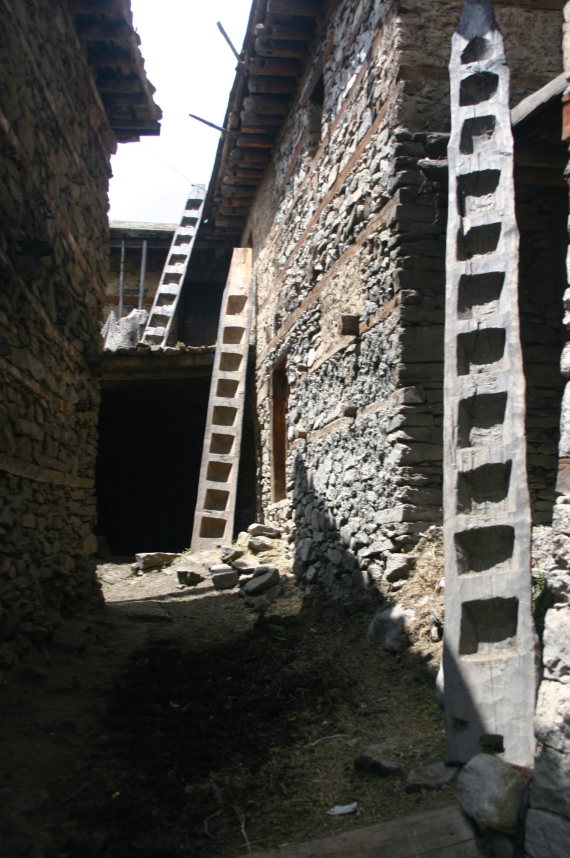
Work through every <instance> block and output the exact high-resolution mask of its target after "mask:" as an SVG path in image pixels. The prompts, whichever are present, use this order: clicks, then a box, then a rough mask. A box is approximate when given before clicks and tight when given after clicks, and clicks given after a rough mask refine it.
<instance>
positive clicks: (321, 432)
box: [204, 0, 570, 858]
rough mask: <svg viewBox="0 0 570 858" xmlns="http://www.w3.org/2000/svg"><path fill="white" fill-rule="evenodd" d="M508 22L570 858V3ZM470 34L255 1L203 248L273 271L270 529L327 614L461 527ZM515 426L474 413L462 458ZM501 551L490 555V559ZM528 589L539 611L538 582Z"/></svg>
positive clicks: (542, 725)
mask: <svg viewBox="0 0 570 858" xmlns="http://www.w3.org/2000/svg"><path fill="white" fill-rule="evenodd" d="M477 2H479V0H475V2H474V3H473V6H475V5H477ZM479 5H480V7H489V5H490V4H489V2H488V0H480V3H479ZM493 6H494V10H495V14H496V17H497V20H498V23H499V26H500V29H501V31H502V34H503V36H504V42H505V50H506V56H507V62H508V65H509V67H510V77H511V90H510V92H511V104H510V106H511V108H512V113H511V121H512V125H513V134H514V180H515V182H514V188H515V191H514V194H515V199H514V204H515V215H516V220H517V223H518V227H519V231H520V251H519V257H518V260H515V262H517V261H518V263H519V268H520V278H519V298H518V303H519V314H520V328H521V345H522V365H523V374H524V379H520V382H521V385H522V388H524V387H525V386H526V399H525V408H524V415H523V418H524V420H523V422H524V426H521V427H520V430H519V431H522V432H524V434H525V435H526V470H527V473H528V479H527V480H525V483H526V482H528V490H529V493H530V511H531V516H532V524H533V525H535V526H536V525H547V526H551V525H553V524H554V527H555V529H556V530H558V531H560V533H561V535H560V537H559V539H560V542H559V543H558V548H557V551H556V556H555V558H554V560H553V564H552V569H550V570H549V573H548V586H549V587H551V588H552V591H553V592H554V593H555V597H554V598H555V602H554V605H553V607H552V608H551V610H549V611H548V613H547V616H546V621H545V632H544V646H545V656H544V666H543V671H544V677H543V681H542V683H541V685H540V690H539V697H538V709H537V713H536V721H535V734H536V737H537V739H538V742H539V744H538V748H539V757H538V758H537V767H536V773H535V776H534V778H533V780H532V782H531V789H530V807H531V810H530V812H529V815H528V824H527V829H526V835H527V841H528V843H527V852H528V854H529V855H532V856H533V858H542V856H544V858H546V856H556V858H559V856H560V858H562V856H563V855H565V850H566V849H567V843H568V842H570V824H569V822H568V816H569V815H570V814H569V808H568V804H567V801H566V799H565V798H564V799H563V798H561V796H566V795H567V794H568V776H567V771H568V762H567V761H568V757H567V754H568V752H569V750H570V746H569V745H568V738H567V737H568V723H569V712H570V706H569V705H568V695H567V688H568V685H567V681H568V671H569V669H570V668H569V666H568V658H567V655H564V653H567V651H568V634H567V631H566V632H565V631H564V628H566V629H567V628H568V625H567V619H566V614H567V611H568V577H567V572H566V571H565V570H566V569H567V567H568V565H569V563H568V557H569V556H570V551H569V546H568V544H567V539H568V534H569V533H570V525H569V524H568V522H567V521H566V519H567V516H566V515H565V509H567V507H566V505H565V503H564V500H565V493H566V492H567V490H568V489H567V461H566V459H567V457H568V455H569V454H568V449H567V448H568V444H567V427H566V421H564V422H563V424H562V443H561V444H560V418H561V408H562V395H563V387H564V384H563V378H562V377H561V373H560V359H561V355H562V348H563V344H564V340H565V334H564V329H563V326H562V324H561V319H562V313H563V307H562V301H563V295H564V292H565V289H566V285H567V274H566V252H567V245H568V236H567V218H568V187H567V183H566V180H565V176H564V171H565V168H566V164H567V161H568V153H567V146H566V145H565V144H564V142H563V140H567V139H568V136H569V135H568V132H567V119H566V118H565V122H564V125H565V127H566V131H565V132H564V137H563V127H562V126H563V122H562V118H563V117H562V111H561V106H562V93H563V91H564V89H565V86H566V76H565V75H564V73H563V58H562V27H563V6H564V4H563V2H561V0H544V2H536V1H535V0H496V2H494V4H493ZM460 13H461V4H460V3H458V2H447V0H441V2H434V0H420V2H418V3H414V4H413V6H411V5H408V4H406V3H403V2H395V1H394V0H360V2H356V0H337V2H329V3H321V2H317V0H305V2H300V0H299V2H297V0H267V2H265V0H260V2H257V3H255V4H254V5H253V9H252V14H251V20H250V27H249V30H248V36H247V37H246V43H245V46H244V53H243V56H244V57H245V59H244V62H243V65H242V66H241V67H240V68H239V69H238V73H237V77H236V82H235V85H234V88H233V91H232V94H231V97H230V103H229V107H228V113H227V115H226V121H225V126H226V128H227V129H228V133H227V134H226V135H225V136H224V139H223V141H222V142H221V144H220V148H219V151H218V160H217V164H216V169H215V172H214V177H213V180H212V183H211V185H210V189H209V192H208V196H207V200H206V218H207V226H206V228H205V230H204V233H205V234H208V235H209V236H210V238H212V236H217V238H218V240H219V241H223V240H224V236H225V240H226V241H227V242H228V243H232V244H233V245H234V246H242V247H251V248H252V251H253V285H254V290H255V300H256V320H255V336H254V341H255V358H254V359H255V386H256V402H257V417H258V427H259V443H258V509H259V510H260V512H261V514H262V515H263V516H264V517H265V519H266V520H269V521H271V522H273V523H276V524H278V525H280V526H281V527H282V528H284V529H285V530H286V531H288V532H289V533H290V534H291V538H292V542H293V545H294V556H295V571H296V574H297V577H298V578H299V580H300V581H301V582H302V583H303V584H304V585H305V586H306V587H309V588H323V589H324V590H326V591H327V592H328V593H333V594H340V593H343V594H345V595H346V594H347V593H349V592H350V590H351V589H352V588H354V587H359V586H362V585H368V584H375V585H379V586H380V587H381V588H384V589H389V587H390V582H389V580H387V574H388V570H389V569H391V568H392V562H393V559H394V555H396V557H397V556H398V555H402V554H404V555H405V553H406V552H407V551H408V550H409V548H410V547H411V546H413V544H414V542H415V541H416V540H417V538H418V535H419V534H421V533H422V532H425V530H426V529H427V528H428V527H430V526H431V525H433V524H440V523H441V521H442V513H441V504H442V460H443V439H442V417H443V395H444V394H443V358H444V329H443V321H444V308H445V255H446V220H447V207H448V164H447V159H446V152H447V145H448V139H449V130H450V101H449V75H448V68H447V64H448V61H449V52H450V39H451V35H452V33H453V31H454V30H455V28H456V27H457V25H458V22H459V17H460ZM465 62H468V60H467V59H466V60H465ZM484 77H485V76H484V75H483V76H482V78H481V80H482V81H483V78H484ZM481 85H482V86H484V83H481ZM477 86H479V82H478V83H477ZM472 96H473V98H474V95H473V94H472V93H471V94H470V93H469V92H466V93H465V99H466V101H465V104H470V103H471V104H474V103H475V100H473V101H469V98H471V97H472ZM565 109H566V110H567V108H565ZM487 118H488V117H487ZM490 134H492V128H491V127H490V126H489V125H486V124H485V117H483V118H482V119H479V118H474V119H473V121H472V123H471V125H469V126H468V127H467V128H466V130H465V134H464V137H463V138H462V140H461V147H462V151H463V152H465V153H467V152H469V151H474V147H476V146H477V141H478V140H480V139H482V138H483V139H484V138H485V137H486V136H489V135H490ZM470 147H471V149H470ZM463 191H465V194H466V195H469V194H473V193H474V192H473V191H472V190H470V189H468V188H467V189H465V188H464V189H463ZM492 192H493V189H492V188H489V189H488V193H489V194H491V193H492ZM477 193H479V191H477ZM481 193H483V192H482V191H481ZM483 202H484V200H483ZM467 238H468V236H466V241H465V243H464V245H463V247H462V249H460V251H461V253H463V254H464V255H463V256H462V257H461V258H462V259H467V258H469V254H470V253H472V252H477V253H481V252H487V250H489V251H490V250H491V249H492V247H491V244H492V242H493V241H494V238H493V236H492V234H491V233H489V235H488V236H486V239H485V240H487V239H488V240H489V242H490V244H489V247H488V248H487V249H485V248H482V249H481V248H477V249H476V251H474V249H473V248H471V247H470V246H469V244H468V240H467ZM500 290H501V285H500V283H497V282H494V281H493V280H492V278H491V280H489V281H487V280H486V281H485V284H484V288H483V289H482V290H479V289H475V290H474V291H473V292H472V293H470V292H469V289H466V290H465V291H464V293H463V295H462V302H461V306H458V307H457V308H456V309H457V312H458V315H459V316H460V317H461V318H462V319H463V320H467V319H470V318H472V317H473V316H474V315H475V314H476V313H477V312H479V307H480V305H482V304H483V303H485V304H486V305H487V304H488V305H489V307H490V308H491V310H490V311H489V312H494V311H493V310H492V307H493V305H494V306H495V311H496V309H497V308H498V302H499V298H500ZM511 312H513V313H514V312H516V307H511ZM493 337H494V335H493V334H492V333H491V334H489V335H484V336H482V337H481V336H479V334H478V333H477V334H476V335H473V336H471V338H469V337H465V339H464V340H463V341H462V348H463V351H462V352H461V353H459V354H458V366H457V373H458V374H459V375H465V374H467V373H468V372H469V371H470V369H469V368H470V367H472V366H481V367H484V366H485V365H486V364H487V363H490V362H492V361H494V360H496V359H499V358H500V354H499V353H500V350H501V342H500V341H499V340H500V337H496V338H495V339H494V338H493ZM565 354H566V353H565V352H564V355H565ZM566 363H567V362H566V360H564V362H563V369H564V371H565V372H566ZM566 396H567V395H566ZM565 399H566V397H565ZM565 410H567V408H566V406H565ZM499 422H500V418H499V416H498V415H497V414H494V413H487V412H486V411H485V413H483V412H481V414H477V413H471V412H470V413H469V414H468V415H465V419H464V420H463V422H461V420H460V424H459V428H458V433H459V434H458V436H457V439H456V443H457V445H458V446H459V447H469V446H470V445H471V444H472V432H475V433H477V432H480V433H481V434H482V435H485V434H487V433H491V434H492V432H493V426H494V425H495V424H498V423H499ZM461 432H463V435H461ZM487 488H488V487H487V486H485V487H484V490H485V491H486V490H487ZM481 489H483V487H481ZM524 490H525V492H526V486H525V487H524ZM469 491H470V492H471V495H473V493H475V495H476V494H477V492H478V491H479V488H478V485H475V484H473V485H470V487H469ZM560 493H562V495H561V494H560ZM471 495H470V496H471ZM475 495H473V496H475ZM561 501H562V502H561ZM551 535H552V532H551ZM486 549H487V546H486V545H485V544H482V545H481V546H478V547H477V551H478V552H481V558H482V557H483V554H484V553H485V551H486ZM491 550H492V546H491ZM389 558H392V560H391V561H390V563H388V559H389ZM402 560H404V558H402ZM481 568H484V567H481ZM521 575H522V577H523V578H524V570H521ZM523 586H524V587H525V588H526V590H527V591H528V592H527V593H526V596H525V598H526V600H527V603H528V601H529V598H530V578H529V576H527V580H526V583H525V584H524V585H523ZM396 598H397V597H396ZM495 634H496V632H495V631H494V630H492V631H491V632H490V635H491V637H490V638H489V640H494V639H495V638H494V637H493V636H494V635H495ZM531 692H532V689H531ZM482 693H484V692H482ZM475 702H476V701H475ZM531 708H532V707H531ZM530 717H531V716H530V715H529V714H528V712H527V716H526V722H527V723H526V732H527V735H528V733H529V728H530V726H531V725H530V724H529V723H528V722H529V719H530ZM492 738H495V739H497V740H498V741H501V740H502V736H496V737H492ZM530 738H531V741H530V745H531V746H532V744H533V742H532V736H531V737H530ZM495 750H499V751H500V750H501V749H500V747H499V746H497V748H496V749H495ZM528 750H529V747H528V743H527V751H526V752H525V757H524V759H525V760H526V761H527V763H528V761H529V757H528ZM471 753H472V752H471ZM530 754H531V757H532V747H531V750H530ZM531 757H530V759H531ZM505 848H506V847H505ZM505 854H506V853H505Z"/></svg>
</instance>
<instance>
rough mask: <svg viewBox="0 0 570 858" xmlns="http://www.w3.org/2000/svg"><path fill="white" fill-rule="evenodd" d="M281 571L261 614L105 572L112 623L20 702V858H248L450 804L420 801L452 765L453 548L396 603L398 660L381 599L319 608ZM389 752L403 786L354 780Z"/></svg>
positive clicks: (5, 746) (7, 721)
mask: <svg viewBox="0 0 570 858" xmlns="http://www.w3.org/2000/svg"><path fill="white" fill-rule="evenodd" d="M264 559H265V558H264ZM273 559H276V558H273ZM277 559H279V561H280V569H281V571H282V573H283V575H284V589H283V592H282V594H281V596H280V597H279V598H278V599H277V600H276V601H275V602H274V603H273V605H272V606H271V607H270V608H269V609H267V610H266V611H265V612H264V613H262V614H256V613H254V612H252V611H251V610H249V609H248V608H247V607H246V606H245V605H244V602H243V600H242V599H240V598H239V596H238V594H237V591H235V590H232V591H220V592H218V591H215V590H214V589H213V587H212V585H211V580H210V579H206V580H205V581H204V582H202V583H201V584H199V585H198V586H196V587H183V586H181V585H180V584H179V582H178V578H177V574H176V569H175V568H172V567H171V568H165V569H163V571H155V572H149V573H145V574H144V575H142V576H140V577H137V576H135V575H134V574H133V573H132V571H131V568H130V566H129V565H128V564H126V563H120V562H119V563H117V562H107V563H102V564H101V565H100V566H99V569H98V575H99V578H100V581H101V583H102V587H103V591H104V594H105V602H106V604H105V607H104V609H101V610H93V611H91V612H89V613H85V614H83V615H82V616H80V617H76V618H74V619H71V620H68V621H67V622H66V623H65V624H64V626H63V627H62V628H61V629H60V631H59V632H58V633H57V635H56V637H55V640H54V641H53V644H52V646H51V647H50V650H49V651H48V652H47V653H46V654H45V655H44V656H43V657H42V658H37V659H36V660H35V661H34V662H32V663H30V664H28V665H27V666H25V667H24V668H23V669H22V670H20V672H19V673H18V675H17V676H15V677H13V680H12V682H11V684H10V685H9V686H8V687H6V688H4V689H3V690H2V698H3V703H2V710H3V711H2V721H3V729H2V735H1V736H0V754H1V759H2V769H1V773H0V803H1V807H2V810H1V811H0V821H1V823H2V829H3V832H2V833H3V837H2V842H3V847H2V850H1V854H2V858H125V856H127V855H128V856H131V858H151V857H152V858H187V856H188V858H189V856H192V858H214V856H215V858H233V857H234V856H236V855H240V854H245V853H247V852H248V851H249V850H250V849H254V850H262V849H265V848H267V849H269V848H274V847H277V846H281V845H283V844H285V843H292V842H299V841H303V840H307V839H311V838H314V837H319V836H325V835H328V834H331V833H335V832H341V831H344V830H347V829H350V828H355V827H359V826H364V825H368V824H371V823H374V822H380V821H383V820H389V819H393V818H396V817H399V816H403V815H405V814H408V813H413V812H417V811H420V810H427V809H429V808H431V807H436V806H440V805H444V804H449V803H451V802H452V800H453V787H452V786H448V787H445V788H443V789H440V790H438V791H422V792H417V793H409V792H406V789H405V786H406V773H407V772H408V771H409V770H410V769H413V768H416V767H418V766H419V765H423V764H427V763H431V762H435V761H438V760H441V759H442V756H443V738H444V737H443V724H442V714H441V710H440V708H439V706H438V705H437V703H436V701H435V694H434V673H435V668H436V667H437V662H438V660H439V658H440V649H441V643H438V642H436V641H435V640H433V638H434V632H433V625H434V616H437V618H440V617H439V615H440V614H441V612H442V596H441V593H440V592H439V591H438V586H437V584H438V581H439V579H440V577H441V574H442V572H441V569H442V561H441V544H440V541H439V537H438V536H434V537H433V538H432V539H431V540H430V539H429V538H428V539H427V540H425V541H424V543H423V544H422V546H421V551H420V553H419V561H418V568H417V571H416V572H415V573H414V574H413V575H412V577H411V578H410V579H409V580H408V581H407V582H406V583H405V584H404V585H403V586H402V587H401V589H400V592H399V594H398V599H399V601H403V602H404V604H405V605H406V606H408V607H411V608H412V609H413V610H414V611H415V614H416V620H415V621H414V623H412V626H411V629H410V636H411V646H410V647H409V648H407V649H406V651H405V652H403V653H401V654H399V655H390V654H388V653H386V652H384V651H382V650H380V649H379V648H378V647H376V646H373V645H371V644H369V643H368V642H367V640H366V631H367V627H368V624H369V622H370V620H371V618H372V616H373V615H374V614H375V613H376V611H378V610H379V609H380V608H381V607H382V602H381V601H378V602H376V603H375V602H374V601H372V600H370V599H362V600H360V601H358V600H357V601H356V602H350V603H349V602H346V603H343V601H342V600H339V601H336V602H333V603H330V602H327V601H326V600H324V599H323V598H322V597H319V596H317V595H315V594H312V595H311V596H310V597H307V598H305V599H303V598H302V593H301V592H300V591H299V589H298V588H297V586H296V584H295V583H294V580H293V578H292V576H290V575H289V574H288V569H287V563H286V561H285V560H284V559H283V556H280V557H279V558H277ZM388 598H390V596H388ZM378 743H387V748H388V753H389V755H390V756H391V757H392V758H393V759H394V760H395V761H396V762H399V763H401V769H402V772H401V773H400V774H391V775H388V776H379V775H377V774H370V773H367V772H362V771H359V770H358V769H356V768H355V765H354V762H355V759H356V758H357V756H358V755H359V753H360V752H361V751H362V750H363V749H364V748H365V747H366V746H368V745H370V744H378ZM353 802H357V804H358V812H357V814H351V815H348V816H330V815H328V814H327V811H329V810H330V809H331V808H333V807H334V806H335V805H348V804H350V803H353Z"/></svg>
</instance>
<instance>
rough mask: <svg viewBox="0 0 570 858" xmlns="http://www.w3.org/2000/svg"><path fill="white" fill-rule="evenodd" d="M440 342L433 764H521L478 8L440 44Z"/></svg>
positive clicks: (508, 310)
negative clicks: (489, 758)
mask: <svg viewBox="0 0 570 858" xmlns="http://www.w3.org/2000/svg"><path fill="white" fill-rule="evenodd" d="M450 75H451V105H452V109H451V116H452V133H451V137H450V143H449V150H448V157H449V219H448V234H447V236H448V237H447V296H446V334H445V406H446V407H445V415H446V416H445V425H444V455H445V460H444V465H445V468H444V533H445V543H446V626H445V654H444V672H445V706H446V746H447V759H448V761H449V762H453V763H464V762H466V761H468V760H469V759H470V758H471V757H472V756H473V755H474V754H476V753H477V752H478V751H481V750H491V751H496V752H501V753H504V758H505V759H506V760H508V761H510V762H512V763H515V764H518V765H523V766H529V765H531V764H532V760H533V752H534V737H533V730H532V720H533V709H534V698H535V668H534V657H535V651H534V628H533V623H532V617H531V581H530V527H531V522H530V503H529V494H528V483H527V471H526V443H525V423H524V415H525V380H524V374H523V364H522V354H521V346H520V334H519V319H518V312H517V308H518V252H519V237H518V230H517V226H516V220H515V211H514V183H513V140H512V134H511V127H510V114H509V71H508V68H507V66H506V61H505V54H504V49H503V40H502V36H501V34H500V32H499V29H498V27H497V25H496V22H495V18H494V14H493V9H492V4H491V2H490V0H467V2H466V4H465V8H464V12H463V17H462V19H461V23H460V26H459V29H458V31H457V32H456V33H455V35H454V37H453V40H452V57H451V63H450Z"/></svg>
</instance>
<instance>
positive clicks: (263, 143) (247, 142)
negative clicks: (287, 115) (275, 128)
mask: <svg viewBox="0 0 570 858" xmlns="http://www.w3.org/2000/svg"><path fill="white" fill-rule="evenodd" d="M236 143H237V145H238V146H243V147H246V148H253V149H271V148H272V147H273V146H274V144H275V137H274V136H273V135H271V134H240V136H239V137H238V138H237V140H236Z"/></svg>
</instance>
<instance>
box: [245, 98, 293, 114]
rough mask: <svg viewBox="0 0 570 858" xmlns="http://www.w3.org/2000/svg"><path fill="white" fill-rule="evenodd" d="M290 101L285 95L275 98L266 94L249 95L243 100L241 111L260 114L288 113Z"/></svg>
mask: <svg viewBox="0 0 570 858" xmlns="http://www.w3.org/2000/svg"><path fill="white" fill-rule="evenodd" d="M290 101H291V100H290V99H289V98H288V97H287V96H283V97H282V98H276V97H271V96H266V95H249V96H247V98H244V100H243V112H244V113H257V114H259V115H262V116H285V114H287V113H289V105H290Z"/></svg>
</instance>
